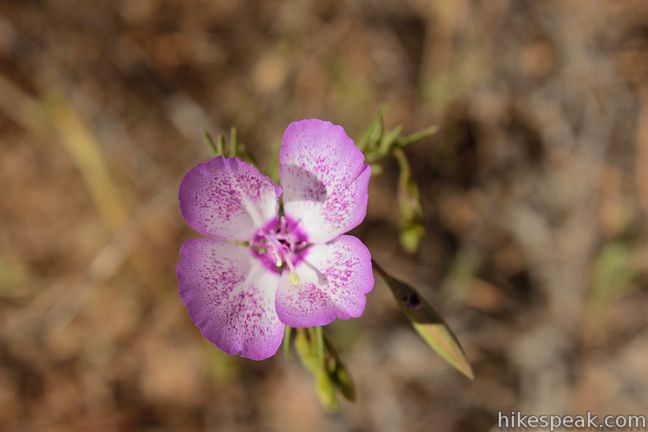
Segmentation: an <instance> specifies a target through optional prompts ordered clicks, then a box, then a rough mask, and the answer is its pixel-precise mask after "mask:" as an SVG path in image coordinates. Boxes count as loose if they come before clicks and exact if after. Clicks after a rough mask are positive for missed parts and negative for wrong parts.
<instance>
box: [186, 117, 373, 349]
mask: <svg viewBox="0 0 648 432" xmlns="http://www.w3.org/2000/svg"><path fill="white" fill-rule="evenodd" d="M370 175H371V170H370V168H369V166H368V165H367V164H365V161H364V156H363V154H362V152H361V151H360V150H359V149H358V148H357V147H356V146H355V144H354V143H353V140H351V138H349V137H348V136H347V134H346V133H345V132H344V129H342V127H340V126H336V125H333V124H331V123H329V122H326V121H322V120H316V119H310V120H301V121H297V122H294V123H291V124H290V125H289V126H288V128H287V129H286V131H285V133H284V136H283V141H282V144H281V150H280V178H281V187H279V186H277V185H275V184H274V183H273V182H272V180H270V178H268V177H266V176H265V175H263V174H261V173H260V172H259V171H258V170H257V169H256V168H255V167H254V166H252V165H250V164H248V163H245V162H243V161H242V160H240V159H237V158H226V157H222V156H218V157H215V158H213V159H211V160H209V161H207V162H204V163H201V164H199V165H197V166H195V167H194V168H192V169H191V170H190V171H189V172H188V173H187V174H186V175H185V177H184V179H183V180H182V183H181V185H180V191H179V200H180V210H181V212H182V216H183V218H184V219H185V221H186V222H187V223H188V224H189V225H190V226H191V227H192V228H193V229H195V230H196V231H198V232H199V233H201V234H203V235H205V236H206V237H203V238H196V239H192V240H188V241H186V242H185V243H184V244H183V246H182V248H181V250H180V262H179V263H178V266H177V269H176V273H177V276H178V281H179V283H180V288H179V291H180V296H181V297H182V301H183V303H184V304H185V306H186V307H187V310H188V312H189V316H190V317H191V319H192V320H193V322H194V323H195V324H196V326H197V327H198V328H199V329H200V330H201V332H202V334H203V336H204V337H205V338H206V339H208V340H209V341H211V342H212V343H214V344H215V345H216V346H217V347H219V348H220V349H221V350H223V351H225V352H227V353H229V354H240V355H241V356H243V357H247V358H251V359H255V360H262V359H265V358H268V357H270V356H272V355H274V354H275V353H276V352H277V349H278V348H279V345H280V344H281V340H282V338H283V334H284V325H288V326H291V327H312V326H321V325H326V324H329V323H331V322H332V321H334V320H335V319H338V318H339V319H349V318H355V317H358V316H360V315H362V313H363V311H364V307H365V295H366V294H367V293H368V292H369V291H371V290H372V288H373V284H374V279H373V274H372V269H371V255H370V253H369V250H367V248H366V246H365V245H364V244H362V242H361V241H360V240H358V239H357V238H356V237H353V236H349V235H343V234H344V233H346V232H347V231H349V230H351V229H352V228H354V227H356V226H357V225H358V224H360V222H362V220H363V219H364V217H365V214H366V211H367V198H368V196H367V186H368V183H369V176H370ZM282 192H283V195H282ZM280 197H281V198H282V201H283V209H282V210H280V208H281V207H280V204H279V198H280Z"/></svg>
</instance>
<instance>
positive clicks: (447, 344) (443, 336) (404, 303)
mask: <svg viewBox="0 0 648 432" xmlns="http://www.w3.org/2000/svg"><path fill="white" fill-rule="evenodd" d="M372 263H373V267H374V269H375V270H376V272H377V273H378V274H379V275H380V276H382V278H383V279H384V280H385V282H386V283H387V286H389V288H390V289H391V292H392V294H393V295H394V298H396V301H397V302H398V305H399V307H400V308H401V310H402V311H403V313H404V314H405V316H406V317H407V319H408V320H410V322H411V323H412V325H413V326H414V329H416V331H417V332H418V333H419V334H420V335H421V337H422V338H423V339H424V340H425V342H427V344H428V345H429V346H430V347H431V348H432V349H433V350H434V351H436V352H437V354H439V355H440V356H441V357H442V358H443V359H444V360H445V361H447V362H448V363H450V364H451V365H452V366H453V367H455V368H456V369H457V370H458V371H459V372H461V373H462V374H464V375H465V376H466V377H468V378H470V379H473V378H474V374H473V371H472V368H471V367H470V363H468V360H467V359H466V356H465V354H464V351H463V349H462V348H461V345H460V344H459V341H458V340H457V337H456V336H455V335H454V333H453V332H452V330H451V329H450V327H449V326H448V324H446V322H445V321H444V320H443V318H442V317H441V315H439V313H438V312H437V311H436V310H434V308H433V307H432V306H431V305H430V304H429V303H428V302H427V301H426V300H425V299H424V298H423V297H422V296H421V294H419V293H418V292H417V291H416V290H415V289H414V288H412V287H411V286H409V285H408V284H406V283H404V282H401V281H400V280H398V279H396V278H394V277H393V276H391V275H390V274H389V273H387V272H386V271H385V270H384V269H383V268H382V267H380V265H378V264H377V263H376V262H375V261H373V260H372Z"/></svg>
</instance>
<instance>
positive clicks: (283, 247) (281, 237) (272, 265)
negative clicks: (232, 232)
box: [250, 216, 309, 285]
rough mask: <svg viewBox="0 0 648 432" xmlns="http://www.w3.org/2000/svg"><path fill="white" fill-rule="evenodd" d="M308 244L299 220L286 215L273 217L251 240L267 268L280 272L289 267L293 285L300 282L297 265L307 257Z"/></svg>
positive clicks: (253, 247)
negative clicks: (296, 269)
mask: <svg viewBox="0 0 648 432" xmlns="http://www.w3.org/2000/svg"><path fill="white" fill-rule="evenodd" d="M308 246H309V243H308V237H307V236H306V234H305V233H304V232H303V231H302V230H301V229H300V228H299V226H298V223H297V221H294V220H292V219H290V218H288V217H286V216H280V217H278V218H274V219H272V220H271V221H270V222H268V223H267V224H266V225H265V226H264V227H263V228H261V229H260V230H259V231H257V233H256V234H255V235H254V237H253V238H252V241H251V242H250V248H251V250H252V254H253V255H254V256H255V257H257V258H258V259H259V260H260V261H261V262H262V263H263V265H264V266H265V267H266V268H268V269H270V270H271V271H273V272H275V273H279V274H281V272H282V271H283V270H284V269H286V268H287V269H288V271H290V281H291V282H292V284H293V285H297V284H298V283H299V277H298V276H297V272H296V271H295V266H296V265H297V264H299V263H300V262H301V261H303V259H304V258H305V256H306V250H307V249H308Z"/></svg>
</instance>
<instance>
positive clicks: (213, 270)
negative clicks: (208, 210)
mask: <svg viewBox="0 0 648 432" xmlns="http://www.w3.org/2000/svg"><path fill="white" fill-rule="evenodd" d="M176 274H177V277H178V281H179V282H180V289H179V291H180V297H181V298H182V302H183V303H184V305H185V306H186V307H187V311H188V312H189V317H190V318H191V320H192V321H193V322H194V324H195V325H196V327H198V328H199V329H200V331H201V332H202V334H203V336H204V337H205V338H206V339H208V340H209V341H210V342H212V343H213V344H214V345H216V346H217V347H218V348H220V349H221V350H223V351H225V352H226V353H228V354H240V355H241V356H243V357H247V358H250V359H253V360H263V359H265V358H268V357H270V356H272V355H274V354H275V353H276V352H277V349H278V348H279V345H280V344H281V340H282V339H283V331H284V325H283V324H282V323H281V322H280V321H279V317H278V316H277V312H276V310H275V298H276V292H277V285H278V283H279V276H278V275H276V274H274V273H271V272H269V271H267V270H266V269H265V268H264V267H263V266H262V265H261V264H260V263H259V262H258V260H257V259H255V258H254V257H252V255H251V253H250V251H249V249H248V248H245V247H243V246H235V245H231V244H227V243H223V242H219V241H216V240H211V239H207V238H197V239H193V240H188V241H186V242H185V243H184V244H183V245H182V249H181V250H180V262H179V263H178V266H177V268H176Z"/></svg>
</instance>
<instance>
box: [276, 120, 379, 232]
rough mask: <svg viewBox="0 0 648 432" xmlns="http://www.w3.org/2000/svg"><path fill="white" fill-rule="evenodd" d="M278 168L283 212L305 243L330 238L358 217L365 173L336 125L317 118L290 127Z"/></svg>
mask: <svg viewBox="0 0 648 432" xmlns="http://www.w3.org/2000/svg"><path fill="white" fill-rule="evenodd" d="M280 168H281V171H280V173H281V185H282V188H283V191H284V210H285V212H286V214H287V215H288V216H290V217H291V218H293V219H295V220H297V221H298V222H299V224H300V226H301V227H302V228H303V229H304V231H305V232H306V233H307V234H308V238H309V240H310V241H311V242H315V243H324V242H327V241H329V240H332V239H333V238H335V237H337V236H338V235H340V234H343V233H345V232H347V231H349V230H351V229H353V228H355V227H356V226H357V225H359V224H360V222H362V220H363V219H364V217H365V214H366V212H367V198H368V196H367V186H368V184H369V176H370V175H371V170H370V168H369V166H367V165H366V164H365V163H364V155H363V154H362V152H361V151H360V150H359V149H358V148H357V147H356V146H355V144H354V143H353V140H352V139H351V138H349V137H348V136H347V134H346V133H345V132H344V129H342V127H340V126H336V125H334V124H332V123H330V122H326V121H322V120H317V119H310V120H300V121H297V122H293V123H291V124H290V125H289V126H288V128H287V129H286V132H285V133H284V136H283V142H282V144H281V151H280Z"/></svg>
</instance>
